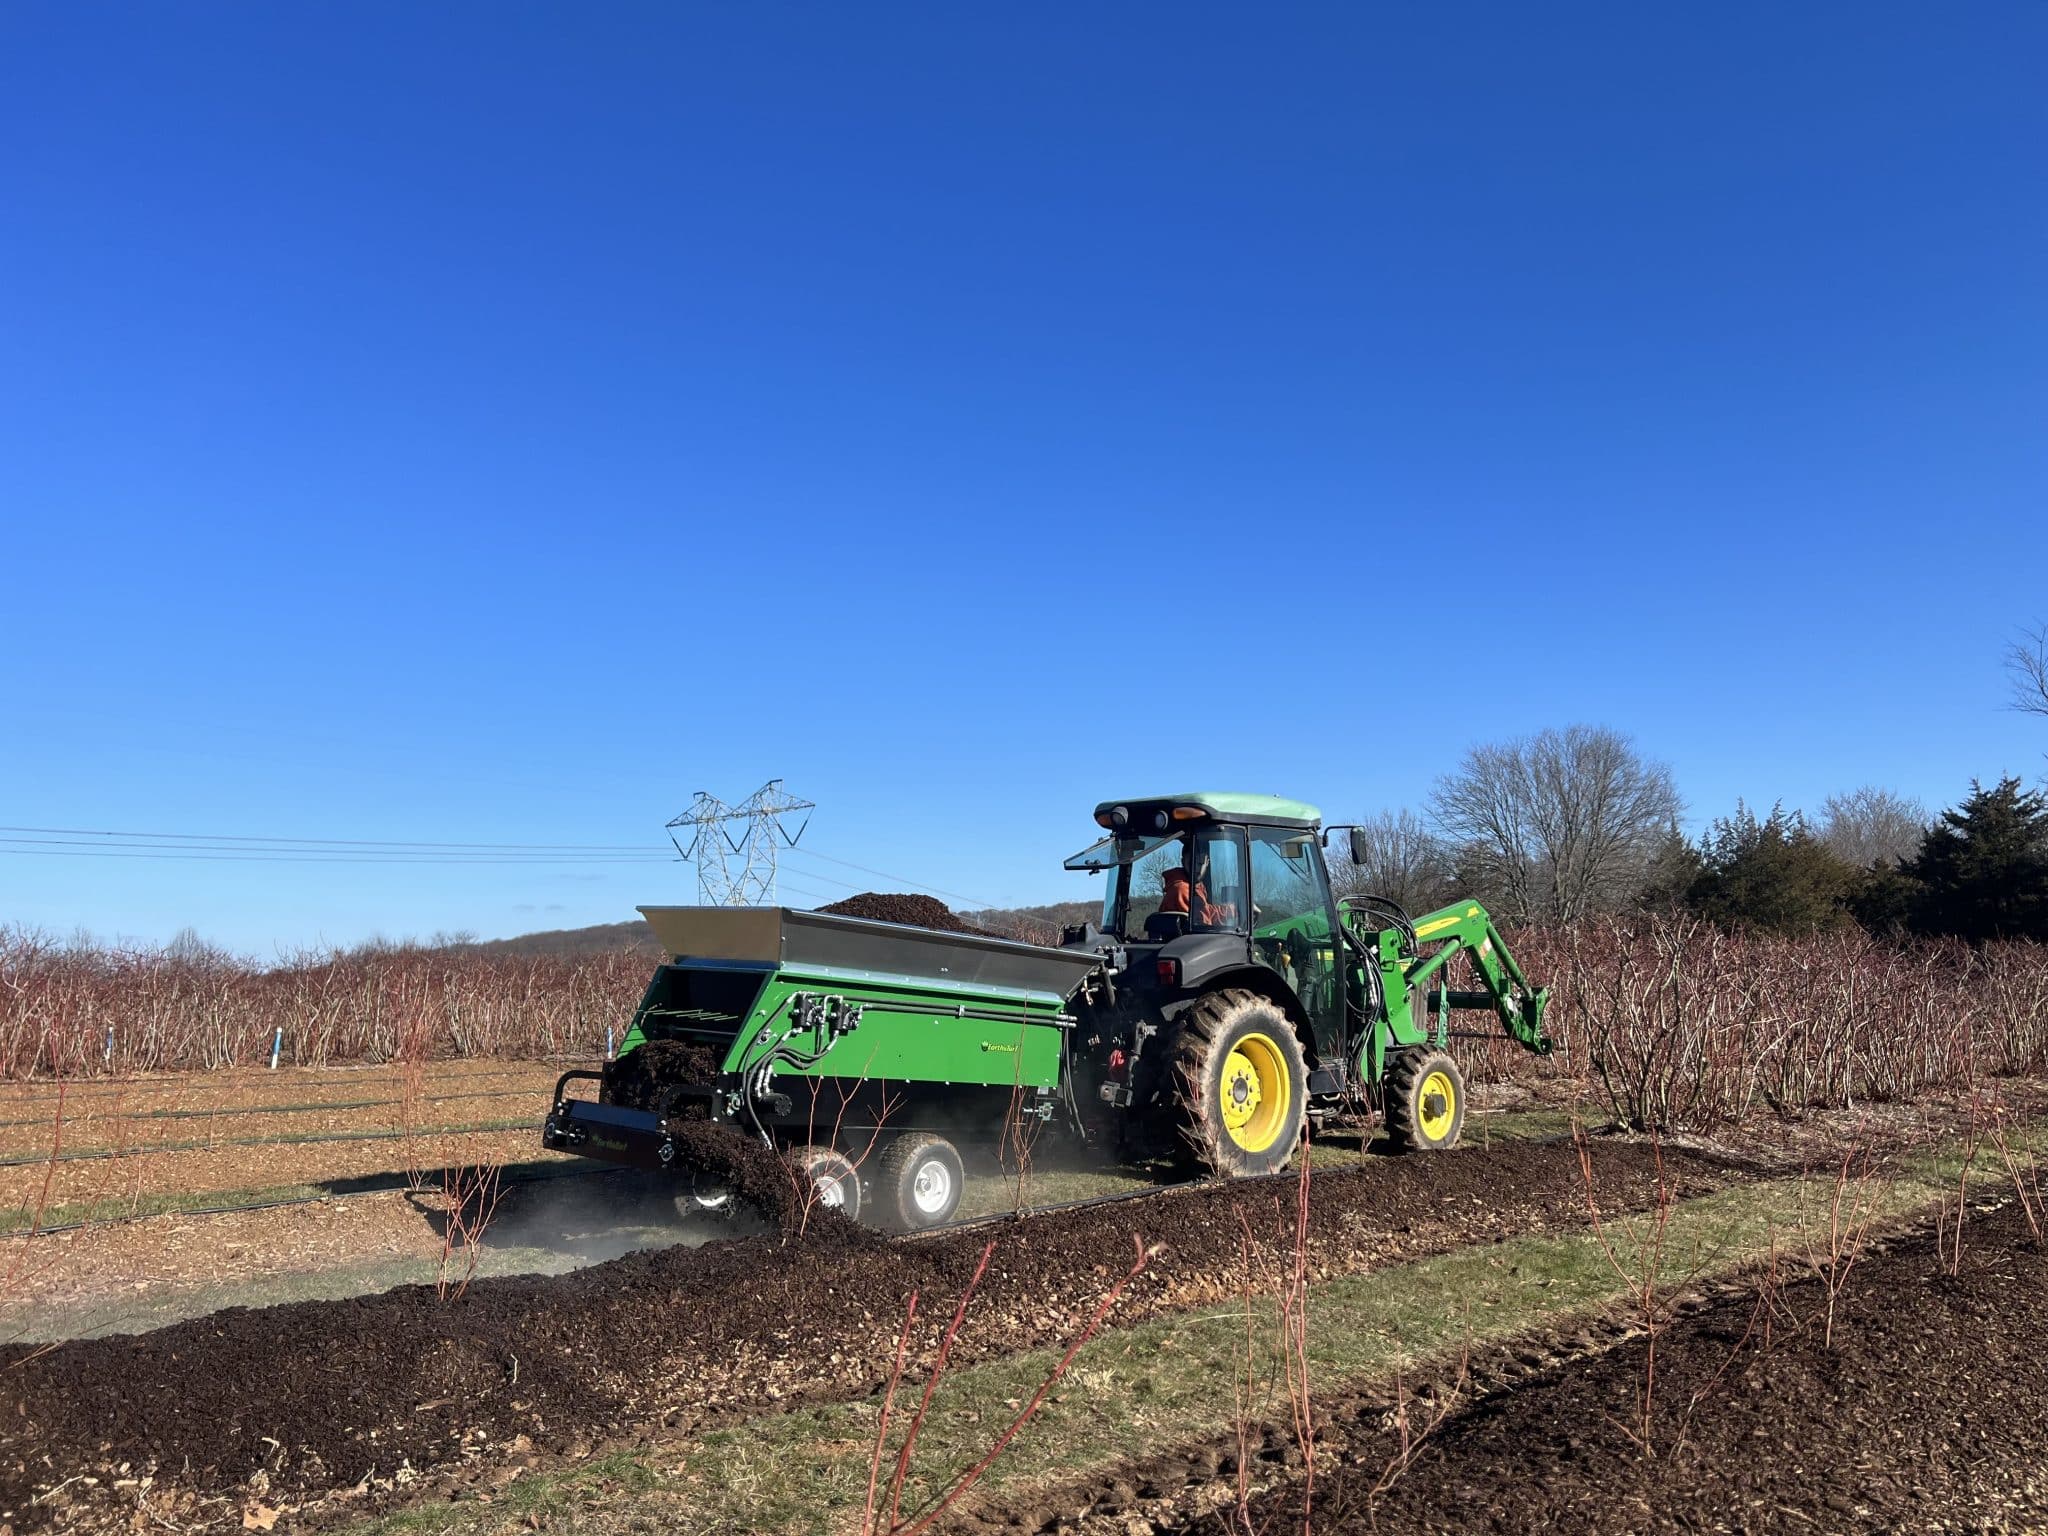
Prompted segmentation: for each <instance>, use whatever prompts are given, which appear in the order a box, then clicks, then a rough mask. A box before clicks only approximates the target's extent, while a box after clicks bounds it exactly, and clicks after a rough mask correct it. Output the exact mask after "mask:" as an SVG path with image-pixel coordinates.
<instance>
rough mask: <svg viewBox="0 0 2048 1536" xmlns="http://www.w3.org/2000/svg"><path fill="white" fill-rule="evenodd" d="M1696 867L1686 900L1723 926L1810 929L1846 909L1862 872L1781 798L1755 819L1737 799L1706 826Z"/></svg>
mask: <svg viewBox="0 0 2048 1536" xmlns="http://www.w3.org/2000/svg"><path fill="white" fill-rule="evenodd" d="M1699 859H1700V869H1699V873H1698V874H1697V875H1695V876H1694V877H1693V880H1692V883H1691V885H1690V886H1689V887H1688V888H1687V890H1686V905H1687V906H1689V907H1691V908H1692V909H1693V910H1694V911H1696V912H1698V913H1699V914H1700V915H1701V916H1703V917H1705V918H1707V919H1709V920H1710V921H1712V922H1715V923H1718V924H1720V925H1721V926H1722V927H1724V928H1754V929H1760V930H1762V931H1764V932H1767V933H1811V932H1813V931H1814V930H1815V929H1818V928H1833V927H1837V926H1839V925H1841V924H1842V923H1844V922H1846V921H1847V920H1848V917H1849V911H1848V902H1849V897H1850V895H1851V894H1852V893H1853V892H1854V891H1855V890H1856V888H1857V885H1858V883H1859V876H1858V874H1857V872H1856V870H1855V869H1854V868H1852V867H1851V866H1850V865H1848V864H1847V863H1845V862H1843V861H1842V860H1841V859H1840V858H1838V857H1836V855H1835V854H1834V853H1832V852H1830V851H1829V849H1828V847H1827V845H1826V844H1824V843H1823V842H1821V840H1820V839H1819V838H1817V837H1815V836H1814V835H1813V833H1812V832H1811V831H1810V830H1809V829H1808V827H1807V825H1806V819H1805V818H1804V817H1803V816H1801V815H1800V814H1799V813H1798V812H1797V811H1789V812H1788V811H1787V810H1786V809H1785V808H1784V807H1783V806H1782V805H1774V806H1772V807H1771V814H1770V815H1769V816H1767V817H1765V818H1764V819H1763V820H1762V821H1758V820H1757V818H1756V813H1755V812H1754V811H1752V810H1750V808H1749V807H1748V806H1746V805H1744V804H1742V803H1741V802H1739V801H1738V802H1737V804H1736V807H1735V814H1734V815H1733V816H1729V817H1724V818H1722V819H1720V820H1717V821H1715V822H1714V823H1713V825H1712V826H1711V827H1709V828H1708V829H1707V835H1706V836H1705V837H1704V838H1703V839H1701V842H1700V847H1699Z"/></svg>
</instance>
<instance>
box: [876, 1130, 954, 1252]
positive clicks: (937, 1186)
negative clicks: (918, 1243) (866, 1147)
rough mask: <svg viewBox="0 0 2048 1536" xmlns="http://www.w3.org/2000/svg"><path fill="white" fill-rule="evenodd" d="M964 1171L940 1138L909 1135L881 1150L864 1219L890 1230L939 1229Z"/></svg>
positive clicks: (948, 1217)
mask: <svg viewBox="0 0 2048 1536" xmlns="http://www.w3.org/2000/svg"><path fill="white" fill-rule="evenodd" d="M966 1182H967V1170H966V1169H965V1168H964V1167H963V1166H962V1165H961V1162H960V1154H959V1153H958V1152H957V1151H955V1150H954V1147H953V1144H952V1143H951V1142H950V1141H948V1140H946V1139H945V1138H944V1137H943V1136H933V1135H929V1134H928V1133H926V1132H923V1131H911V1132H908V1133H906V1134H905V1135H902V1136H898V1137H897V1138H896V1139H895V1140H894V1141H892V1142H890V1143H889V1145H888V1146H886V1147H884V1148H883V1149H882V1156H881V1161H880V1164H879V1166H878V1167H877V1169H876V1173H875V1187H874V1196H875V1204H874V1208H873V1210H872V1211H870V1212H869V1215H868V1219H869V1220H870V1221H872V1222H874V1223H875V1225H877V1226H880V1227H887V1228H888V1229H889V1230H890V1231H892V1232H917V1231H921V1230H922V1229H924V1228H925V1227H936V1226H942V1225H944V1224H945V1223H946V1222H947V1221H949V1220H951V1219H952V1216H953V1212H954V1211H955V1210H957V1209H959V1206H960V1191H961V1189H962V1188H963V1187H964V1186H965V1184H966Z"/></svg>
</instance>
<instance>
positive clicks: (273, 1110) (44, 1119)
mask: <svg viewBox="0 0 2048 1536" xmlns="http://www.w3.org/2000/svg"><path fill="white" fill-rule="evenodd" d="M537 1092H538V1091H537V1090H534V1089H530V1088H483V1089H478V1090H477V1091H476V1092H474V1093H441V1094H432V1095H427V1096H424V1097H422V1098H420V1099H418V1100H417V1101H416V1102H418V1103H421V1104H450V1103H453V1102H454V1101H455V1100H457V1099H510V1098H524V1097H526V1096H527V1095H528V1094H529V1093H537ZM404 1102H405V1100H404V1099H342V1100H338V1101H337V1102H335V1103H331V1104H255V1105H247V1104H243V1105H236V1106H234V1107H232V1108H228V1109H131V1110H118V1111H114V1112H112V1113H108V1112H106V1111H98V1112H90V1113H91V1114H92V1117H93V1118H97V1119H102V1120H208V1119H216V1118H220V1119H234V1118H236V1117H238V1116H241V1115H311V1114H318V1113H319V1112H321V1111H322V1110H333V1111H336V1112H343V1111H352V1110H358V1109H381V1108H383V1107H385V1106H386V1105H391V1104H403V1103H404ZM53 1118H54V1117H53V1116H50V1115H36V1116H34V1117H32V1118H30V1119H27V1120H0V1129H8V1128H14V1127H19V1126H24V1125H48V1124H50V1122H51V1120H52V1119H53ZM66 1123H67V1124H69V1123H72V1122H70V1121H68V1120H67V1122H66Z"/></svg>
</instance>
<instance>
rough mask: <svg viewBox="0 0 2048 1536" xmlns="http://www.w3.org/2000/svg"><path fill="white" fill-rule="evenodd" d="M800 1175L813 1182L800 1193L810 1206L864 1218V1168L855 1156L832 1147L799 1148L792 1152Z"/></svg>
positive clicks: (793, 1166) (793, 1165)
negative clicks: (861, 1205)
mask: <svg viewBox="0 0 2048 1536" xmlns="http://www.w3.org/2000/svg"><path fill="white" fill-rule="evenodd" d="M789 1162H790V1166H791V1167H792V1168H794V1169H796V1172H797V1176H798V1177H799V1178H801V1179H807V1180H809V1181H810V1188H809V1190H808V1191H806V1192H805V1194H804V1195H802V1196H800V1198H801V1199H802V1201H803V1203H804V1204H805V1205H806V1206H818V1207H822V1208H823V1209H825V1210H829V1211H838V1212H840V1213H841V1214H842V1215H844V1216H845V1217H846V1219H847V1220H848V1221H859V1220H860V1203H861V1202H860V1170H859V1169H858V1168H856V1167H854V1165H853V1159H852V1158H850V1157H848V1156H847V1155H846V1154H845V1153H844V1152H838V1151H834V1150H833V1149H832V1148H831V1147H797V1148H795V1149H793V1150H792V1151H791V1152H790V1154H789Z"/></svg>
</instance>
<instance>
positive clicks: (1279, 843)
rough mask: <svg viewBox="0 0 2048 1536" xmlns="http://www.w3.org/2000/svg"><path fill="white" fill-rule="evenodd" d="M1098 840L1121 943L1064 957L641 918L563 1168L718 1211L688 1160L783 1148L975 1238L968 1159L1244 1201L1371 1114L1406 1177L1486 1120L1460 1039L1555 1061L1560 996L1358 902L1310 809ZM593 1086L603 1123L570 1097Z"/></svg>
mask: <svg viewBox="0 0 2048 1536" xmlns="http://www.w3.org/2000/svg"><path fill="white" fill-rule="evenodd" d="M1095 819H1096V822H1097V824H1098V825H1099V826H1100V827H1101V828H1102V829H1103V831H1104V834H1105V835H1104V836H1103V837H1102V838H1101V839H1100V840H1099V841H1097V842H1095V843H1094V844H1092V845H1091V846H1090V847H1088V848H1085V849H1083V850H1082V851H1081V852H1080V853H1077V854H1075V855H1074V856H1073V857H1072V858H1070V859H1068V860H1067V862H1066V867H1067V868H1068V869H1070V870H1076V871H1084V872H1086V873H1089V874H1091V875H1094V876H1096V877H1098V878H1100V879H1102V880H1103V882H1104V886H1103V893H1102V894H1103V900H1102V915H1101V919H1100V921H1099V922H1091V923H1087V924H1084V925H1080V926H1078V927H1074V928H1070V929H1068V930H1067V931H1066V933H1065V935H1064V936H1063V942H1062V944H1060V945H1059V946H1057V947H1050V946H1040V945H1034V944H1021V943H1013V942H1011V941H1009V940H1005V939H994V938H985V937H982V936H980V935H976V934H960V933H946V932H939V931H935V930H929V929H923V928H910V927H904V926H901V925H898V924H894V923H879V922H872V921H868V920H865V919H861V918H853V917H842V916H834V915H831V914H827V913H821V912H807V911H799V910H795V909H791V908H786V907H756V908H747V907H642V908H641V909H640V910H641V911H642V912H643V913H644V914H645V916H646V918H647V920H648V922H649V924H650V925H652V927H653V929H654V932H655V935H656V937H657V938H658V939H659V940H660V942H661V944H662V946H663V948H664V949H665V950H667V951H668V953H669V955H670V958H669V959H668V960H667V961H665V962H664V963H663V964H661V965H660V966H658V967H657V968H656V970H655V973H654V976H653V978H652V980H650V981H649V983H648V986H647V991H646V993H645V995H644V996H643V997H642V999H641V1001H640V1006H639V1008H638V1009H637V1010H636V1012H635V1013H634V1015H633V1020H632V1024H631V1027H630V1028H629V1029H628V1030H627V1032H626V1035H625V1038H624V1040H623V1042H622V1043H621V1045H620V1048H619V1053H618V1056H617V1058H616V1059H615V1060H613V1061H610V1062H607V1063H605V1064H604V1066H603V1067H602V1068H601V1069H596V1070H583V1071H573V1072H568V1073H565V1074H564V1075H563V1077H562V1079H561V1080H560V1082H558V1083H557V1085H556V1088H555V1095H554V1103H553V1107H552V1109H551V1110H550V1112H549V1114H548V1117H547V1121H546V1124H545V1126H544V1128H543V1131H542V1141H543V1143H544V1144H545V1145H546V1146H548V1147H551V1148H554V1149H557V1150H561V1151H567V1152H574V1153H577V1154H579V1155H581V1156H584V1157H590V1158H596V1159H600V1160H603V1161H607V1162H612V1163H618V1164H624V1165H628V1166H633V1167H640V1168H646V1169H654V1170H664V1169H666V1170H677V1182H678V1189H677V1195H678V1199H679V1201H680V1202H681V1203H683V1204H685V1205H698V1206H702V1207H705V1208H708V1209H716V1208H719V1207H721V1206H722V1205H724V1204H725V1203H727V1202H728V1201H729V1198H730V1191H729V1188H728V1187H727V1186H726V1184H725V1182H724V1181H722V1180H721V1179H719V1178H718V1177H717V1176H716V1174H710V1175H707V1174H706V1173H705V1171H704V1169H703V1166H702V1162H701V1160H700V1159H694V1158H684V1157H681V1156H679V1155H678V1152H679V1141H680V1140H681V1139H682V1138H684V1137H685V1136H692V1137H695V1136H698V1128H699V1127H700V1126H701V1124H702V1123H703V1122H709V1123H710V1124H711V1125H713V1126H718V1127H724V1128H728V1129H729V1130H730V1131H732V1132H734V1133H737V1134H739V1135H742V1136H745V1137H750V1138H753V1139H754V1140H756V1141H758V1142H761V1143H765V1144H766V1145H768V1146H770V1147H773V1148H775V1149H776V1150H777V1151H778V1152H779V1153H781V1154H782V1155H783V1156H784V1157H786V1158H787V1159H788V1161H789V1164H790V1169H791V1173H792V1176H793V1177H795V1178H797V1179H808V1180H810V1181H811V1185H812V1187H813V1189H814V1191H815V1194H816V1197H817V1199H818V1200H819V1201H820V1202H821V1203H823V1204H826V1205H830V1206H835V1207H837V1208H839V1209H841V1210H843V1211H844V1212H845V1213H846V1214H848V1215H849V1216H855V1217H858V1218H861V1219H865V1220H868V1221H871V1222H874V1223H876V1224H878V1225H881V1226H884V1227H888V1228H891V1229H895V1230H911V1229H915V1228H920V1227H928V1226H935V1225H938V1224H940V1223H943V1222H944V1221H946V1220H948V1219H949V1218H950V1217H951V1216H952V1215H953V1212H954V1209H955V1207H956V1206H957V1205H958V1203H959V1200H960V1193H961V1189H962V1187H963V1185H964V1182H965V1178H966V1170H965V1166H964V1163H963V1160H962V1157H961V1151H960V1149H961V1148H962V1147H970V1148H973V1147H984V1146H985V1147H987V1148H989V1149H993V1148H995V1147H997V1146H999V1145H1000V1144H1001V1143H1002V1142H1004V1141H1005V1140H1006V1139H1011V1138H1028V1137H1035V1136H1038V1135H1040V1134H1049V1135H1055V1136H1061V1137H1065V1138H1068V1139H1070V1140H1072V1141H1074V1142H1078V1143H1080V1144H1083V1145H1086V1146H1089V1147H1092V1148H1096V1149H1100V1151H1101V1152H1102V1154H1103V1155H1104V1156H1105V1157H1112V1158H1120V1159H1125V1160H1152V1159H1160V1158H1166V1159H1171V1160H1172V1161H1174V1162H1176V1163H1178V1164H1180V1165H1182V1166H1184V1167H1185V1168H1186V1169H1187V1170H1188V1171H1190V1172H1191V1173H1207V1174H1210V1175H1213V1176H1219V1177H1247V1176H1255V1175H1259V1174H1268V1173H1275V1172H1278V1171H1279V1170H1281V1169H1282V1168H1284V1167H1285V1166H1286V1165H1287V1163H1288V1161H1289V1159H1290V1158H1292V1157H1293V1155H1294V1153H1295V1151H1296V1149H1297V1147H1298V1146H1299V1145H1300V1142H1301V1137H1302V1130H1303V1127H1304V1125H1305V1124H1307V1123H1308V1121H1309V1120H1310V1119H1311V1118H1312V1117H1316V1116H1320V1115H1323V1114H1327V1113H1330V1112H1332V1111H1335V1110H1337V1109H1339V1108H1341V1107H1343V1106H1345V1105H1347V1104H1349V1105H1352V1106H1354V1107H1365V1108H1370V1109H1372V1110H1374V1111H1375V1112H1377V1113H1378V1114H1379V1115H1380V1116H1382V1118H1383V1120H1384V1124H1385V1128H1386V1131H1387V1133H1388V1135H1389V1136H1390V1138H1391V1139H1392V1141H1393V1143H1394V1145H1395V1146H1396V1147H1398V1148H1400V1149H1401V1150H1404V1151H1408V1150H1414V1151H1438V1150H1443V1149H1446V1148H1449V1147H1451V1146H1453V1145H1455V1144H1456V1142H1457V1140H1458V1135H1459V1131H1460V1129H1461V1128H1462V1126H1463V1123H1464V1115H1465V1086H1464V1079H1463V1077H1462V1075H1461V1074H1460V1072H1459V1069H1458V1065H1457V1063H1456V1062H1455V1061H1454V1060H1453V1059H1452V1057H1451V1056H1450V1055H1449V1054H1448V1052H1447V1050H1446V1048H1445V1047H1446V1045H1447V1043H1448V1034H1449V1019H1450V1016H1451V1014H1452V1013H1453V1012H1455V1011H1457V1010H1461V1009H1475V1010H1486V1011H1490V1012H1491V1013H1492V1014H1493V1015H1494V1016H1495V1018H1496V1019H1497V1020H1498V1022H1499V1025H1500V1027H1501V1028H1502V1029H1504V1030H1505V1031H1506V1032H1507V1034H1508V1035H1509V1036H1510V1037H1512V1038H1513V1039H1515V1040H1517V1041H1519V1042H1520V1043H1521V1044H1523V1045H1524V1046H1526V1047H1528V1048H1529V1049H1531V1050H1534V1051H1539V1052H1542V1051H1548V1050H1549V1049H1550V1041H1549V1039H1548V1037H1547V1036H1546V1035H1545V1034H1544V1032H1543V1013H1544V1006H1545V1002H1546V999H1547V994H1546V992H1545V991H1544V990H1542V989H1539V988H1534V987H1531V986H1530V985H1529V983H1528V982H1527V980H1526V979H1525V978H1524V977H1523V975H1522V973H1521V970H1520V968H1519V967H1518V966H1517V965H1516V964H1515V962H1514V959H1513V958H1512V956H1510V954H1509V953H1508V950H1507V946H1506V945H1505V944H1504V943H1502V941H1501V937H1500V934H1499V932H1498V931H1497V929H1496V928H1495V926H1494V924H1493V921H1492V919H1491V918H1490V917H1489V916H1488V915H1487V913H1486V912H1485V910H1484V909H1483V908H1482V907H1480V906H1479V904H1478V903H1476V902H1458V903H1455V904H1453V905H1452V906H1449V907H1446V908H1444V909H1443V910H1441V911H1438V912H1432V913H1427V914H1424V915H1423V916H1420V917H1411V916H1410V915H1409V914H1407V913H1406V912H1404V911H1402V910H1401V909H1400V908H1399V907H1398V906H1396V905H1395V904H1394V903H1392V902H1390V901H1387V900H1384V899H1382V898H1378V897H1373V896H1362V897H1346V898H1342V899H1340V898H1338V897H1336V896H1335V895H1333V893H1332V890H1331V885H1330V879H1329V874H1328V870H1327V868H1326V865H1325V862H1324V849H1325V846H1326V845H1327V843H1328V842H1329V840H1330V837H1331V836H1332V834H1333V833H1334V832H1336V831H1339V830H1344V829H1341V828H1330V829H1325V828H1324V827H1323V826H1322V823H1321V819H1320V817H1319V815H1318V813H1317V811H1316V810H1315V808H1314V807H1313V806H1309V805H1304V804H1302V803H1301V802H1299V801H1294V800H1283V799H1277V798H1274V797H1272V796H1266V795H1247V794H1220V793H1192V794H1180V795H1163V796H1151V797H1143V798H1134V799H1129V800H1115V801H1105V802H1104V803H1103V804H1102V805H1100V806H1098V807H1097V808H1096V813H1095ZM1350 830H1351V832H1352V838H1351V845H1350V852H1351V857H1352V859H1353V860H1354V861H1356V862H1362V861H1363V853H1364V850H1363V848H1362V846H1361V844H1360V840H1359V836H1358V833H1357V830H1356V829H1350ZM1454 963H1455V964H1454ZM1453 969H1461V970H1463V971H1465V972H1466V973H1467V979H1466V981H1465V982H1464V983H1463V984H1461V985H1459V986H1457V987H1455V988H1454V987H1453V986H1452V985H1451V980H1450V977H1451V972H1452V971H1453ZM578 1079H582V1080H588V1081H594V1082H595V1083H596V1084H597V1096H596V1098H595V1099H587V1098H581V1097H572V1096H571V1094H570V1091H569V1088H570V1084H571V1083H573V1082H575V1081H577V1080H578ZM685 1166H688V1167H690V1168H691V1169H692V1171H691V1172H690V1173H688V1174H684V1173H682V1172H680V1170H681V1169H682V1168H684V1167H685Z"/></svg>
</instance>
